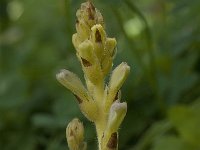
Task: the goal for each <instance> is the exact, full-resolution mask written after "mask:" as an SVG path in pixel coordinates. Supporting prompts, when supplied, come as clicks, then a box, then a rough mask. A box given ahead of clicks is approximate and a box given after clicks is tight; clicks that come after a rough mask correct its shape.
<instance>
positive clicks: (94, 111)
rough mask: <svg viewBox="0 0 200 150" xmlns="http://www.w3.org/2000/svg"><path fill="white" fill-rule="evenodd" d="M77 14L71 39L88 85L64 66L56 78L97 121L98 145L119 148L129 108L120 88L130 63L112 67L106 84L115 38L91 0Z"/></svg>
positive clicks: (104, 147)
mask: <svg viewBox="0 0 200 150" xmlns="http://www.w3.org/2000/svg"><path fill="white" fill-rule="evenodd" d="M76 16H77V21H76V30H77V33H75V34H74V35H73V37H72V42H73V45H74V47H75V49H76V55H77V57H78V59H79V61H80V63H81V65H82V70H83V72H84V78H85V84H86V86H84V84H83V83H82V82H81V80H80V79H79V77H78V76H77V75H76V74H74V73H72V72H70V71H68V70H65V69H63V70H61V72H60V73H58V74H57V79H58V81H59V82H60V83H61V84H63V85H64V86H65V87H66V88H68V89H69V90H71V92H72V93H73V94H74V95H75V97H76V99H77V101H78V104H79V107H80V110H81V111H82V113H83V114H84V115H85V116H86V118H88V119H89V120H90V121H92V122H94V124H95V126H96V130H97V138H98V142H99V149H100V150H111V149H112V150H113V149H114V150H116V149H117V148H118V133H117V131H118V128H119V126H120V124H121V122H122V121H123V119H124V116H125V115H126V111H127V104H126V103H125V102H123V103H121V102H120V99H121V92H120V88H121V86H122V84H123V83H124V81H125V80H126V78H127V76H128V74H129V71H130V67H129V66H128V65H127V64H126V63H125V62H122V63H121V64H120V65H118V66H117V67H116V68H115V69H114V70H113V71H112V73H111V76H110V81H109V83H107V84H106V83H105V78H106V76H107V75H108V74H109V73H110V71H111V68H112V65H113V58H114V56H115V53H116V44H117V42H116V39H115V38H109V37H107V35H106V32H105V26H104V21H103V17H102V15H101V13H100V12H99V11H98V10H97V9H96V8H95V7H94V6H93V4H92V3H91V2H89V1H88V2H85V3H83V4H82V5H81V8H80V9H79V10H78V11H77V13H76ZM68 143H69V142H68ZM69 145H70V144H69ZM72 150H73V148H72Z"/></svg>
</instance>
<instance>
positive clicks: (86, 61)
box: [81, 57, 92, 67]
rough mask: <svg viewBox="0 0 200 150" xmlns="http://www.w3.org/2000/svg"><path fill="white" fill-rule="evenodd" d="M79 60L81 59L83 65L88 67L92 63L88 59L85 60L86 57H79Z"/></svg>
mask: <svg viewBox="0 0 200 150" xmlns="http://www.w3.org/2000/svg"><path fill="white" fill-rule="evenodd" d="M81 60H82V63H83V66H84V67H90V66H92V64H91V63H90V62H89V61H88V60H86V59H84V58H82V57H81Z"/></svg>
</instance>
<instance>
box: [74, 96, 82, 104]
mask: <svg viewBox="0 0 200 150" xmlns="http://www.w3.org/2000/svg"><path fill="white" fill-rule="evenodd" d="M74 96H75V97H76V99H77V101H78V103H79V104H81V103H82V102H83V100H82V99H80V97H78V96H77V95H75V94H74Z"/></svg>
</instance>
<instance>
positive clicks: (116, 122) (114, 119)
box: [107, 100, 127, 133]
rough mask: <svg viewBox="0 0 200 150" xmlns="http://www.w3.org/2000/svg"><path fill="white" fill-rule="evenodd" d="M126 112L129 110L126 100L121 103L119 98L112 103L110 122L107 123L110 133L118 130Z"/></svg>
mask: <svg viewBox="0 0 200 150" xmlns="http://www.w3.org/2000/svg"><path fill="white" fill-rule="evenodd" d="M126 112H127V103H126V102H123V103H120V102H119V101H118V100H117V101H115V102H114V103H113V104H112V106H111V108H110V113H109V117H108V124H107V130H108V131H109V132H110V133H114V132H117V130H118V128H119V126H120V124H121V123H122V121H123V119H124V117H125V115H126Z"/></svg>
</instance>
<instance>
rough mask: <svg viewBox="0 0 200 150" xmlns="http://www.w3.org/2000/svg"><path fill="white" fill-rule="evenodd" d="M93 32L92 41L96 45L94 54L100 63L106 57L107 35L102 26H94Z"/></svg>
mask: <svg viewBox="0 0 200 150" xmlns="http://www.w3.org/2000/svg"><path fill="white" fill-rule="evenodd" d="M91 30H92V33H91V41H92V43H93V45H94V53H95V55H96V56H97V58H98V60H99V62H101V60H102V57H103V55H104V44H105V40H106V33H105V31H104V29H103V27H102V26H101V25H100V24H97V25H94V26H93V27H92V29H91Z"/></svg>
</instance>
